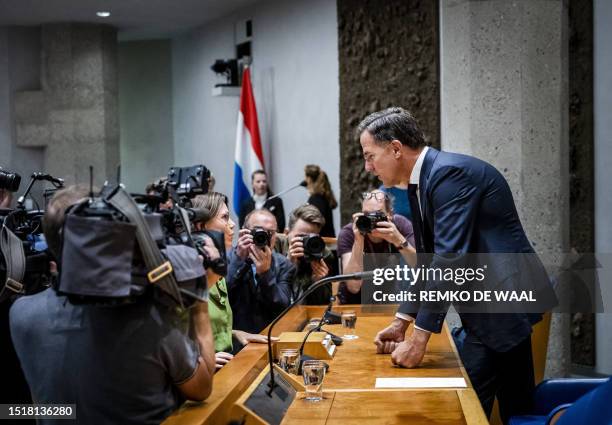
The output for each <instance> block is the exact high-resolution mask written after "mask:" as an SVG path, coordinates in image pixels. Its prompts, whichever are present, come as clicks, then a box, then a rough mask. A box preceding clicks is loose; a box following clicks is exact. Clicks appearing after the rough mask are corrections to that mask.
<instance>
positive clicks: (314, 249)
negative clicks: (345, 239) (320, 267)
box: [302, 233, 325, 261]
mask: <svg viewBox="0 0 612 425" xmlns="http://www.w3.org/2000/svg"><path fill="white" fill-rule="evenodd" d="M302 244H303V245H304V259H305V260H306V261H318V260H320V259H321V258H323V251H324V250H325V242H324V241H323V238H322V237H321V236H319V235H317V234H316V233H311V234H309V235H304V236H302Z"/></svg>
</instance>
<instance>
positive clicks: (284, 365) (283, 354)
mask: <svg viewBox="0 0 612 425" xmlns="http://www.w3.org/2000/svg"><path fill="white" fill-rule="evenodd" d="M278 363H279V366H280V367H281V369H283V370H284V371H285V372H287V373H292V374H294V375H297V373H298V370H299V367H300V352H299V351H298V350H296V349H295V348H284V349H282V350H280V357H279V359H278Z"/></svg>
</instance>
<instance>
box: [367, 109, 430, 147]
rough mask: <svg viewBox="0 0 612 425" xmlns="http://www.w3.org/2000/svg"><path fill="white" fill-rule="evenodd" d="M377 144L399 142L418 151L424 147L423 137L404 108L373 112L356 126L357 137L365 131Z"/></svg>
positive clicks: (414, 121)
mask: <svg viewBox="0 0 612 425" xmlns="http://www.w3.org/2000/svg"><path fill="white" fill-rule="evenodd" d="M366 130H367V132H368V133H370V134H371V135H372V137H373V138H374V140H375V141H376V142H377V143H379V144H385V145H386V144H387V143H388V142H391V141H392V140H399V141H400V142H401V143H402V145H405V146H408V147H409V148H411V149H418V148H420V147H423V146H425V145H426V142H425V136H424V134H423V132H422V131H421V129H420V128H419V125H418V124H417V122H416V120H415V119H414V117H413V116H412V114H410V112H408V111H407V110H405V109H404V108H400V107H397V106H394V107H391V108H387V109H384V110H382V111H378V112H374V113H372V114H370V115H368V116H367V117H365V119H364V120H363V121H361V122H360V123H359V125H358V126H357V137H360V136H361V134H362V133H363V132H364V131H366Z"/></svg>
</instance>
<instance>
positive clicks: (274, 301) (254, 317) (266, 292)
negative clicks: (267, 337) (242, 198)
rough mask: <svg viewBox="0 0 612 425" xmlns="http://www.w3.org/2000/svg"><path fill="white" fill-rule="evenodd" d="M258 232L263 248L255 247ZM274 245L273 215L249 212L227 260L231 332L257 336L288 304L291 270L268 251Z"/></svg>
mask: <svg viewBox="0 0 612 425" xmlns="http://www.w3.org/2000/svg"><path fill="white" fill-rule="evenodd" d="M262 232H264V233H267V238H264V239H265V245H263V246H258V244H256V242H258V239H259V238H260V237H261V236H262ZM254 236H255V238H254ZM275 242H276V218H275V217H274V215H273V214H272V213H271V212H270V211H268V210H265V209H263V210H255V211H253V212H251V213H250V214H249V215H248V216H247V217H246V219H245V228H244V229H242V230H240V234H239V237H238V244H237V245H236V246H235V247H234V248H233V249H232V250H231V252H230V253H229V256H228V257H229V258H228V261H229V266H228V281H227V287H228V292H229V299H230V303H231V306H232V311H233V315H234V326H233V327H234V329H240V330H243V331H246V332H250V333H259V332H261V331H262V330H263V329H264V328H265V327H266V326H268V325H269V324H270V323H271V322H272V320H274V318H276V316H278V315H279V314H280V313H281V312H282V311H283V310H284V309H285V308H286V307H287V306H289V304H290V303H291V295H292V290H291V287H292V286H291V285H292V282H293V280H294V278H295V267H294V266H293V264H291V262H290V261H289V260H288V259H287V258H286V257H284V256H283V255H281V254H278V253H276V252H273V251H272V247H273V246H274V243H275ZM260 245H261V244H260Z"/></svg>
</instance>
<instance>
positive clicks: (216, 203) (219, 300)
mask: <svg viewBox="0 0 612 425" xmlns="http://www.w3.org/2000/svg"><path fill="white" fill-rule="evenodd" d="M192 204H193V208H195V209H199V210H203V211H205V212H206V214H205V218H204V219H203V221H201V222H198V223H195V227H196V230H212V231H216V232H220V233H223V235H224V241H225V250H226V251H227V250H229V249H231V247H232V239H233V237H234V228H235V227H236V224H235V223H234V221H233V220H232V219H231V218H230V212H229V208H228V206H227V205H228V201H227V196H225V195H223V194H222V193H219V192H209V193H207V194H205V195H198V196H196V197H195V198H194V199H193V201H192ZM206 277H207V279H208V314H209V317H210V325H211V328H212V331H213V336H214V339H215V352H216V354H215V359H216V364H217V370H219V369H220V368H222V367H223V366H224V365H225V364H227V362H229V361H230V360H231V359H232V358H233V355H232V354H230V353H232V352H236V351H238V350H239V349H240V347H234V345H233V341H232V339H235V340H236V341H237V342H238V343H239V344H240V345H242V346H244V345H246V344H248V343H249V342H260V343H266V342H267V341H268V340H267V337H266V336H265V335H258V334H250V333H247V332H244V331H240V330H236V329H232V321H233V313H232V308H231V306H230V302H229V299H228V291H227V284H226V283H225V277H224V276H220V275H218V274H216V273H215V272H214V271H213V270H212V269H207V270H206ZM236 348H238V350H236Z"/></svg>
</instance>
